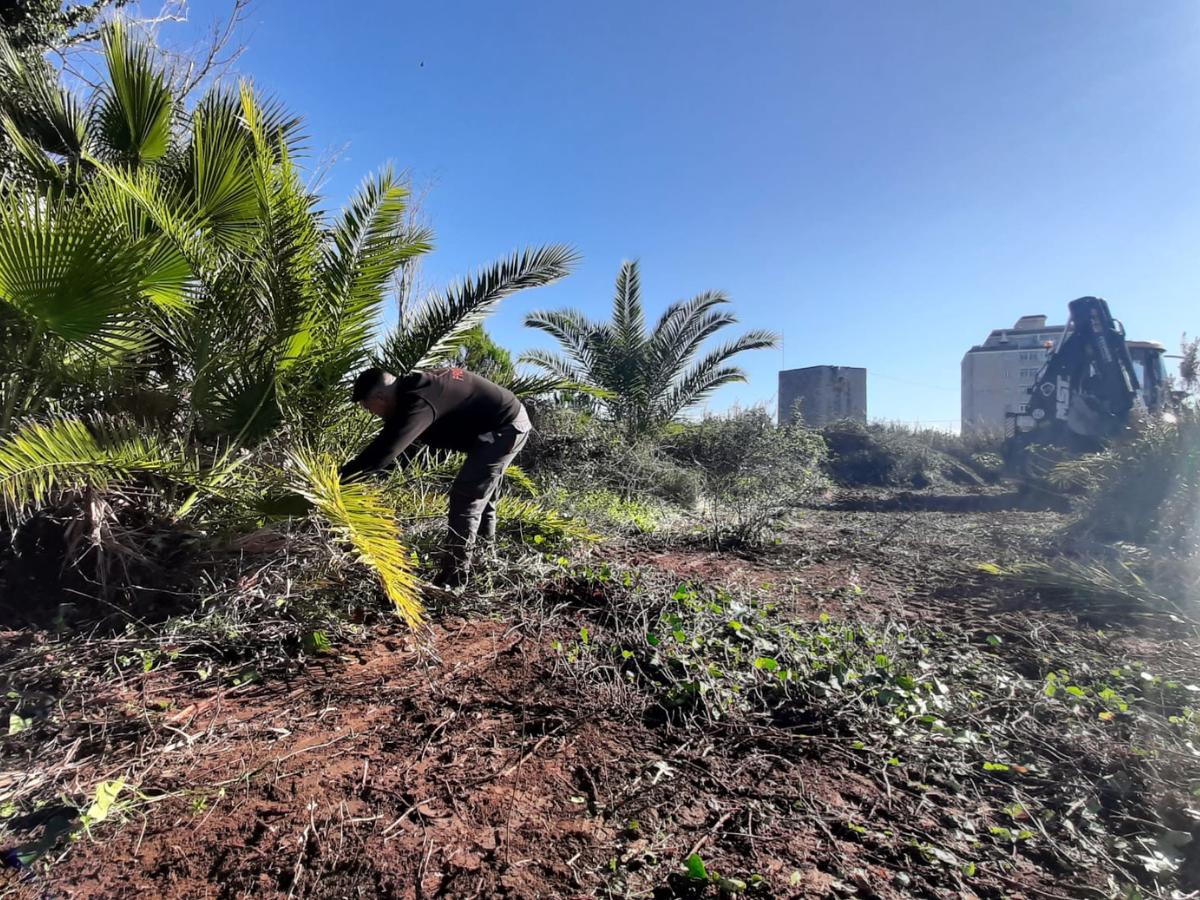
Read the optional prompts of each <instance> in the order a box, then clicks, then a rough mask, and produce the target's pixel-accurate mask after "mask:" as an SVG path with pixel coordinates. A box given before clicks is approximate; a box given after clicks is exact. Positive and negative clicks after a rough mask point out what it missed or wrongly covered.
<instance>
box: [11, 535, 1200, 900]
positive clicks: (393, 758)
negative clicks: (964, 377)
mask: <svg viewBox="0 0 1200 900" xmlns="http://www.w3.org/2000/svg"><path fill="white" fill-rule="evenodd" d="M1056 524H1058V518H1057V517H1056V516H1055V515H1054V514H1049V513H1030V512H988V513H941V512H928V511H921V512H915V513H914V512H848V511H837V512H835V511H814V512H812V513H811V514H809V515H807V516H806V517H805V518H804V519H803V521H802V522H801V524H800V525H799V526H798V527H797V528H796V529H795V530H794V531H792V532H790V533H789V534H788V535H787V536H786V537H785V539H784V540H783V541H782V543H780V544H779V545H777V546H774V547H770V548H767V549H765V550H761V551H758V552H755V553H752V554H740V555H739V554H735V553H717V552H713V551H710V550H705V549H698V548H695V547H691V548H689V547H688V546H684V545H679V544H675V545H672V544H669V543H663V542H656V541H650V540H647V541H642V542H635V543H634V544H632V545H630V546H625V547H621V548H615V547H604V546H601V547H599V548H597V549H595V550H594V551H592V557H593V559H592V561H591V562H592V563H594V564H599V563H600V562H604V563H612V564H613V565H616V566H620V567H622V570H625V571H628V570H637V569H641V570H644V571H647V572H653V573H657V575H656V576H655V577H660V578H663V579H666V580H668V581H669V582H671V583H674V582H676V581H678V582H690V583H706V584H710V585H713V586H715V587H717V588H719V589H722V590H725V591H729V592H742V593H753V594H756V595H758V596H761V597H764V598H769V600H770V602H772V603H774V604H776V605H777V606H778V607H779V608H780V609H782V610H783V611H784V613H785V615H786V616H787V617H789V618H791V619H793V620H795V621H796V622H798V623H799V622H813V621H816V620H818V619H821V620H822V621H827V620H832V621H840V620H843V619H854V620H861V621H868V622H875V623H880V624H881V625H883V626H886V627H889V628H891V627H895V626H896V624H897V623H900V624H901V625H904V623H907V624H908V625H916V624H924V625H926V626H928V625H930V624H935V625H940V626H943V627H944V628H946V629H951V628H952V629H956V632H955V633H956V634H957V635H959V636H960V639H961V640H964V641H967V640H971V639H974V638H980V639H982V637H983V636H986V635H992V634H1004V635H1007V634H1009V633H1014V634H1022V633H1024V632H1025V630H1026V629H1027V628H1028V627H1030V626H1028V624H1027V621H1026V620H1024V619H1019V620H1017V619H1013V617H1012V614H1011V613H1009V612H1005V611H1004V610H1003V609H1002V608H1000V607H997V606H996V605H995V603H991V604H989V605H980V603H979V602H978V600H979V598H978V597H977V594H978V589H977V588H976V587H974V586H972V585H971V584H970V583H968V582H964V580H963V577H962V569H963V566H964V565H965V564H967V563H973V562H979V561H982V560H987V559H1004V558H1007V557H1011V556H1013V555H1015V554H1028V553H1034V552H1036V551H1037V549H1038V547H1039V546H1040V543H1041V541H1042V540H1043V539H1044V537H1045V535H1046V534H1047V533H1048V531H1049V530H1050V529H1052V528H1053V527H1054V526H1055V525H1056ZM551 593H553V591H551ZM603 602H604V601H603V597H601V596H599V594H598V595H597V596H596V597H595V598H591V599H589V598H586V597H585V598H583V599H582V600H580V599H579V598H578V597H575V598H574V599H573V600H570V601H564V602H563V603H561V604H559V605H557V606H554V605H553V604H551V605H550V606H549V607H540V608H539V611H538V612H537V613H532V612H530V613H522V614H521V615H520V616H514V615H513V614H512V613H511V612H510V613H505V612H504V610H503V609H494V610H492V612H491V613H490V614H483V613H480V612H477V611H476V612H472V613H469V614H466V613H464V612H463V611H462V610H458V611H455V610H442V611H435V612H434V616H433V624H432V625H431V627H430V629H429V632H428V634H427V635H425V636H424V637H423V638H422V639H420V640H418V639H416V638H414V637H413V636H412V635H410V634H408V633H406V632H405V631H404V630H403V629H402V628H401V627H400V626H399V625H385V626H380V627H377V628H375V629H374V630H373V631H372V632H371V634H370V637H369V639H368V640H367V641H365V642H364V643H363V644H361V645H359V646H357V647H351V648H337V652H336V653H335V654H331V655H328V656H326V657H324V658H322V659H319V660H317V661H315V662H311V663H309V664H307V665H306V666H305V667H304V668H303V669H302V670H299V671H295V670H293V671H291V672H289V673H285V674H282V675H279V676H272V675H271V674H270V673H263V677H261V678H257V679H255V680H253V681H251V682H249V683H247V684H244V685H240V686H234V685H230V684H229V683H228V682H223V683H221V684H218V685H217V686H211V685H210V684H209V683H207V682H202V681H198V680H197V679H196V678H194V677H190V676H191V675H192V674H193V673H190V672H185V671H182V670H181V669H178V668H173V667H171V666H162V667H159V668H151V669H150V670H149V671H148V672H145V673H144V674H140V675H138V676H136V677H134V676H130V677H128V678H126V679H122V680H119V681H115V682H114V683H112V684H111V685H110V686H109V690H108V692H107V693H106V694H105V695H104V696H103V698H102V699H101V700H100V701H97V702H94V704H93V705H92V707H91V708H89V709H88V710H87V711H86V714H85V715H82V716H77V717H73V718H71V717H69V718H68V719H67V720H66V721H63V722H61V735H60V736H59V737H58V740H57V744H56V746H58V747H60V748H66V752H64V754H63V756H62V757H61V758H60V759H57V760H55V761H54V765H55V766H56V767H57V769H58V771H59V775H58V776H57V777H58V778H59V779H60V781H61V780H62V776H61V772H62V771H63V768H62V767H63V766H66V768H67V769H68V770H70V771H71V772H73V773H74V775H73V777H74V778H75V781H76V785H77V788H78V793H79V794H81V795H87V794H88V793H89V791H90V786H88V785H87V784H85V778H90V779H91V780H92V781H93V782H94V781H95V780H97V779H98V778H100V777H105V778H115V777H117V776H123V777H124V778H125V779H126V784H127V785H128V786H127V787H126V788H125V789H124V790H123V793H122V798H123V799H121V800H120V801H119V802H118V804H117V805H116V807H115V808H114V811H113V812H112V813H111V814H109V815H108V817H106V819H105V821H103V822H99V823H97V824H93V825H92V826H91V827H90V828H89V829H85V830H83V831H82V832H79V831H76V832H75V834H76V837H75V839H74V840H68V841H67V842H66V844H64V843H63V842H61V841H60V842H59V844H58V845H56V846H55V848H54V851H53V852H52V853H51V854H50V855H49V856H48V857H47V858H48V859H56V860H57V862H56V863H55V864H53V865H50V866H48V867H47V866H44V865H40V864H39V865H33V866H31V867H26V868H22V869H20V870H18V871H12V870H11V869H10V870H0V878H3V879H7V880H4V881H0V894H5V895H7V894H12V895H19V896H29V897H38V898H47V900H49V898H66V897H79V898H84V897H97V898H98V897H105V898H108V897H135V896H160V897H167V898H199V897H212V898H240V897H400V898H426V897H450V898H472V897H512V898H539V897H547V898H549V897H561V898H574V897H593V896H601V897H627V896H629V897H633V896H641V897H650V896H653V897H656V898H671V897H688V896H695V897H700V896H714V897H715V896H717V895H718V893H720V891H721V890H722V888H721V887H720V886H719V885H717V884H715V883H714V884H711V885H708V886H704V887H702V886H701V885H699V884H698V883H696V882H689V881H688V880H687V879H686V878H683V876H682V875H681V874H680V873H681V863H682V862H683V861H684V860H685V859H686V858H687V857H688V856H689V854H691V853H696V854H698V855H699V856H701V857H702V858H703V859H704V861H705V862H706V863H707V865H708V867H709V869H710V870H714V871H719V872H720V874H721V875H722V876H727V877H728V878H730V879H735V880H734V881H729V882H727V883H726V885H725V887H724V890H725V891H726V892H730V891H742V890H744V891H745V892H747V895H748V896H760V897H840V896H858V897H868V898H870V897H875V898H900V897H909V896H935V897H952V896H962V897H973V896H983V897H1049V898H1057V897H1062V896H1105V895H1106V888H1105V885H1106V880H1105V876H1106V873H1105V872H1103V871H1096V872H1095V873H1089V872H1087V871H1078V870H1076V871H1064V865H1063V862H1062V859H1061V858H1059V857H1056V856H1055V854H1054V853H1053V852H1051V850H1049V849H1046V850H1044V851H1042V852H1031V853H1024V852H1022V853H1018V852H1017V848H1016V845H1015V843H1014V845H1013V850H1012V853H1011V861H1010V862H1009V863H1006V864H1005V865H1004V866H1003V867H997V866H991V867H984V866H981V867H980V871H975V867H974V864H973V863H967V862H966V861H967V860H970V859H972V858H974V857H973V855H972V854H973V853H974V852H975V850H974V849H973V848H978V846H979V844H980V842H981V841H982V840H983V839H982V838H980V837H979V836H978V835H977V834H976V831H977V828H978V827H980V826H977V825H975V824H972V823H975V822H979V823H989V822H1000V821H1007V820H1006V819H1005V818H1004V814H1003V813H1002V809H1003V807H1004V804H1003V794H1002V793H995V794H992V795H989V794H988V793H986V792H983V793H980V792H974V791H964V790H963V789H962V786H961V785H960V784H958V783H956V781H955V780H954V778H952V777H949V776H945V775H942V774H939V773H938V772H934V771H930V770H928V769H923V770H920V771H917V770H916V766H915V764H914V765H913V766H912V767H910V768H911V769H912V770H911V771H910V770H907V769H905V770H902V769H900V768H897V767H896V766H889V764H887V763H880V762H876V761H874V760H867V761H864V759H863V755H862V753H860V752H857V750H856V747H860V745H859V744H856V743H854V742H851V741H850V740H849V736H844V735H841V734H839V733H837V730H836V728H834V727H833V726H830V727H829V728H823V727H821V725H820V723H817V724H815V725H814V723H813V722H812V721H810V720H808V719H806V715H805V712H804V710H799V711H796V710H793V711H792V712H793V713H794V714H795V719H794V721H781V720H776V721H775V722H774V723H772V724H771V726H770V727H767V726H766V725H760V724H756V722H755V721H754V720H750V719H737V718H736V717H727V718H715V719H712V718H710V719H708V720H706V721H703V722H700V721H698V720H694V719H693V720H687V719H680V718H677V717H676V718H673V717H671V716H669V715H661V714H660V713H661V709H660V708H659V707H657V706H656V705H655V704H653V703H650V702H648V701H647V700H646V698H645V697H644V696H640V695H639V693H638V689H637V687H636V685H631V684H630V683H629V682H628V681H622V680H620V679H617V678H607V679H606V678H597V677H588V676H587V675H586V674H581V672H580V670H579V667H578V665H577V664H576V661H575V658H574V657H573V656H572V653H574V652H576V651H571V652H568V651H567V650H566V649H565V648H567V647H569V646H576V647H578V648H579V651H581V652H586V651H587V648H588V647H589V646H591V645H592V643H594V642H596V641H597V640H598V638H599V636H600V635H602V633H603V631H604V629H605V623H606V618H605V615H604V613H603V611H602V610H600V609H599V607H600V606H602V605H603ZM1035 613H1036V614H1037V615H1038V616H1039V617H1040V618H1039V619H1038V622H1039V623H1040V624H1039V625H1038V626H1037V627H1041V628H1047V629H1051V630H1053V629H1056V628H1077V627H1082V626H1078V624H1077V623H1075V622H1074V621H1073V620H1069V619H1064V618H1062V617H1061V616H1060V615H1059V614H1058V613H1055V612H1045V613H1044V614H1043V613H1042V612H1040V611H1035ZM905 627H907V626H905ZM1006 629H1007V630H1006ZM1085 630H1086V629H1085ZM589 636H590V637H589ZM1089 639H1090V638H1089ZM42 640H43V639H42V638H40V637H38V636H36V635H30V634H28V633H25V632H22V633H20V634H13V635H10V642H9V646H10V647H11V648H17V647H20V648H21V649H22V651H23V652H31V650H32V651H36V650H37V648H38V647H39V646H41V644H40V642H41V641H42ZM996 640H999V638H996ZM1136 640H1137V639H1136V637H1135V636H1133V635H1131V636H1130V637H1129V641H1131V642H1135V641H1136ZM581 642H582V646H580V644H581ZM1159 646H1160V645H1159V643H1157V642H1156V641H1149V642H1147V641H1145V640H1143V641H1142V644H1141V645H1140V646H1138V647H1137V648H1136V649H1137V651H1138V652H1141V653H1143V655H1144V653H1145V652H1147V651H1148V650H1149V651H1153V650H1154V649H1155V648H1157V647H1159ZM44 652H45V653H47V654H53V653H56V652H61V648H59V647H58V646H57V645H56V644H54V643H53V642H45V651H44ZM1105 652H1108V653H1112V652H1116V651H1114V650H1113V649H1112V647H1111V646H1109V647H1108V649H1107V650H1106V651H1105ZM20 737H21V736H20V735H19V734H18V735H16V736H15V737H14V738H10V739H9V741H10V744H12V743H13V742H15V741H18V740H19V738H20ZM19 752H20V751H19V747H18V748H15V749H14V748H13V747H12V746H10V748H9V750H8V753H7V754H6V755H5V756H4V757H3V759H2V761H0V762H2V764H3V769H2V770H0V798H2V796H3V789H4V788H5V786H6V784H7V785H12V784H15V783H17V782H20V781H22V780H23V779H29V778H35V777H38V767H39V765H40V764H41V763H48V762H49V761H47V760H38V759H27V760H26V762H25V763H24V764H23V765H21V766H19V767H18V766H17V765H16V764H15V761H16V760H17V759H18V758H19ZM892 762H893V763H895V762H897V761H895V760H893V761H892ZM1018 768H1019V767H1018ZM889 772H890V773H891V774H889ZM1160 799H1161V798H1160ZM22 812H25V811H22ZM47 815H48V814H47ZM47 815H43V816H41V818H39V816H38V815H26V816H25V818H26V821H25V822H24V823H18V824H24V826H25V834H26V836H27V837H28V838H29V839H30V840H36V839H37V837H38V834H39V830H41V831H48V830H49V829H50V828H51V827H52V826H51V825H50V824H49V823H48V820H47ZM1009 815H1010V816H1012V817H1017V816H1019V813H1012V812H1011V811H1010V813H1009ZM1010 824H1011V823H1010ZM995 830H996V829H995V828H993V829H992V831H993V832H995ZM13 833H16V834H20V833H21V832H20V831H19V829H14V830H13ZM1014 840H1015V839H1014ZM930 847H933V849H932V850H930V849H929V848H930ZM931 853H932V854H934V857H936V858H931V857H930V854H931ZM938 854H948V855H949V856H950V858H952V859H953V865H948V864H947V865H943V864H941V863H939V860H940V859H942V857H941V856H938ZM943 862H944V860H943ZM1189 864H1190V863H1189ZM1068 876H1069V877H1068ZM739 882H741V883H739ZM1064 882H1065V883H1067V886H1065V887H1060V885H1062V884H1064ZM705 891H707V892H708V893H705ZM1060 891H1061V893H1060Z"/></svg>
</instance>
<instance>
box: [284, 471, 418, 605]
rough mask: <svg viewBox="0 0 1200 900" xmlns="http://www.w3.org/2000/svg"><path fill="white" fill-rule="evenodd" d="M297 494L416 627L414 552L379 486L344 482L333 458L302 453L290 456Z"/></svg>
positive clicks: (416, 600)
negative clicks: (349, 548)
mask: <svg viewBox="0 0 1200 900" xmlns="http://www.w3.org/2000/svg"><path fill="white" fill-rule="evenodd" d="M290 459H291V463H292V466H293V467H294V469H295V471H296V473H297V476H298V477H297V478H296V480H295V482H294V483H293V489H294V490H295V491H296V493H298V494H300V495H301V496H303V497H305V498H306V499H307V500H309V501H310V502H311V503H312V504H313V506H315V507H316V509H317V511H318V512H319V513H320V514H321V516H323V517H324V518H325V520H326V521H327V522H328V523H329V524H330V525H331V526H332V527H333V530H334V531H335V532H336V533H337V534H338V535H339V536H341V537H342V538H343V539H344V540H346V541H347V542H348V543H349V544H350V545H351V546H353V547H354V551H355V553H356V555H357V556H358V558H359V560H361V561H362V562H363V563H364V564H366V565H367V566H368V567H370V568H371V569H373V570H374V571H375V573H376V574H377V575H378V576H379V580H380V582H381V583H382V585H383V590H384V593H386V594H387V596H388V599H389V600H391V601H392V604H393V605H394V606H395V608H396V612H397V613H399V614H400V616H401V617H402V618H403V619H404V621H405V622H407V623H408V625H409V626H410V627H413V628H416V627H417V626H419V625H420V624H421V619H422V615H423V612H424V611H423V609H422V607H421V600H420V594H419V591H418V586H417V580H416V578H415V577H414V575H413V573H412V567H411V564H410V561H409V559H410V558H409V551H408V548H407V547H406V546H405V545H404V543H403V542H402V541H401V540H400V536H399V533H398V528H397V525H396V517H395V514H394V512H393V510H391V509H390V508H389V507H388V505H387V503H386V502H385V501H384V499H383V495H382V493H381V492H380V491H379V489H378V488H376V487H373V486H370V485H368V484H366V483H363V482H357V483H354V484H342V483H341V480H340V479H339V477H338V465H337V462H336V460H334V459H333V458H332V457H330V456H321V455H316V454H313V453H309V452H305V451H297V452H294V453H292V454H291V456H290Z"/></svg>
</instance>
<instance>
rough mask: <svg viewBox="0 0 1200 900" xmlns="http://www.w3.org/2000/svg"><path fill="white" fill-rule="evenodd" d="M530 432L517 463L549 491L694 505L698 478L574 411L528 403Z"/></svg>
mask: <svg viewBox="0 0 1200 900" xmlns="http://www.w3.org/2000/svg"><path fill="white" fill-rule="evenodd" d="M529 409H530V415H531V417H532V418H533V423H534V431H533V434H532V435H531V436H530V439H529V442H528V444H526V447H525V450H524V451H523V452H522V453H521V456H520V463H521V465H522V466H523V467H524V468H525V469H526V470H527V471H528V472H529V473H530V474H531V475H533V476H534V477H535V478H536V479H537V480H538V481H539V482H540V483H541V484H542V485H543V486H544V487H546V488H547V489H561V490H564V491H567V492H569V493H575V494H580V493H587V492H591V491H595V490H610V491H613V492H615V493H616V494H617V495H618V496H619V497H620V498H621V499H624V500H631V499H633V500H645V499H649V498H654V499H659V500H665V501H667V502H670V503H674V504H677V505H679V506H683V507H692V506H694V505H695V503H696V501H697V498H698V497H699V494H700V478H699V476H698V475H697V473H695V472H694V471H692V470H689V469H687V468H684V467H682V466H680V465H679V464H678V463H676V462H675V461H674V460H672V459H671V458H670V457H669V456H668V455H666V454H664V453H663V452H662V451H661V450H660V449H659V448H658V447H657V446H656V445H655V444H653V443H651V442H649V441H637V442H634V443H630V442H629V441H627V440H626V439H625V438H624V436H623V433H622V432H621V430H620V429H618V428H617V427H615V426H614V425H613V424H612V423H610V422H607V421H605V420H603V419H600V418H598V417H597V416H595V415H593V414H592V413H589V412H586V411H582V410H579V409H574V408H556V407H550V406H546V405H543V404H537V403H534V404H530V405H529Z"/></svg>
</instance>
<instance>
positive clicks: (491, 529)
mask: <svg viewBox="0 0 1200 900" xmlns="http://www.w3.org/2000/svg"><path fill="white" fill-rule="evenodd" d="M528 437H529V432H528V431H519V430H518V429H517V427H516V426H513V425H506V426H505V427H504V428H501V429H500V430H499V431H497V432H495V433H494V438H495V439H494V440H492V441H491V442H485V441H483V440H479V441H477V442H476V445H475V447H474V448H472V450H471V452H469V453H468V454H467V461H466V462H464V463H463V467H462V469H460V470H459V473H458V477H457V478H455V479H454V484H453V485H451V487H450V534H449V536H448V538H447V541H446V544H447V550H448V551H449V553H450V556H451V557H452V559H453V561H454V562H456V563H458V564H459V565H465V564H466V563H467V562H468V560H469V558H470V553H471V547H472V545H473V544H474V543H475V539H476V536H480V537H482V538H483V540H485V541H491V540H494V539H495V537H496V502H497V500H499V497H500V481H501V479H502V478H503V476H504V470H505V469H507V468H508V466H509V463H511V462H512V461H513V457H515V456H516V455H517V454H518V453H520V452H521V448H522V447H524V446H525V441H526V439H527V438H528Z"/></svg>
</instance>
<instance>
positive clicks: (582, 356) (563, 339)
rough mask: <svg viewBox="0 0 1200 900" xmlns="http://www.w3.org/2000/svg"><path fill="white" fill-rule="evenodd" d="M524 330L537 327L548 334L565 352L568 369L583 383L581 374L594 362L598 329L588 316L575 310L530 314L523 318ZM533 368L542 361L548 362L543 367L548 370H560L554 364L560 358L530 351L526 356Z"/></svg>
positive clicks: (556, 364)
mask: <svg viewBox="0 0 1200 900" xmlns="http://www.w3.org/2000/svg"><path fill="white" fill-rule="evenodd" d="M525 326H526V327H527V328H536V329H538V330H539V331H544V332H546V334H548V335H550V336H551V337H552V338H554V339H555V340H556V341H558V343H559V345H560V346H561V347H562V348H563V350H564V351H565V352H566V354H567V356H568V357H569V358H570V360H571V361H572V366H571V368H572V369H573V370H574V371H575V377H576V378H578V379H580V380H582V377H581V376H582V373H584V372H587V371H589V370H590V369H591V368H592V367H593V366H594V365H595V363H596V356H595V333H596V328H597V326H596V325H595V324H593V323H592V322H589V321H588V318H587V316H585V315H584V314H583V313H581V312H579V310H576V309H557V310H548V311H541V310H539V311H536V312H531V313H529V315H527V316H526V317H525ZM525 358H527V359H528V361H529V362H530V363H532V364H534V365H538V366H541V365H542V364H543V361H546V362H550V365H549V366H546V368H548V369H549V370H550V371H559V372H561V371H563V370H562V369H561V367H559V365H558V363H557V362H556V361H555V360H557V359H561V357H557V358H554V357H551V356H550V355H548V354H542V351H538V350H531V351H529V353H528V354H526V357H525Z"/></svg>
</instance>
